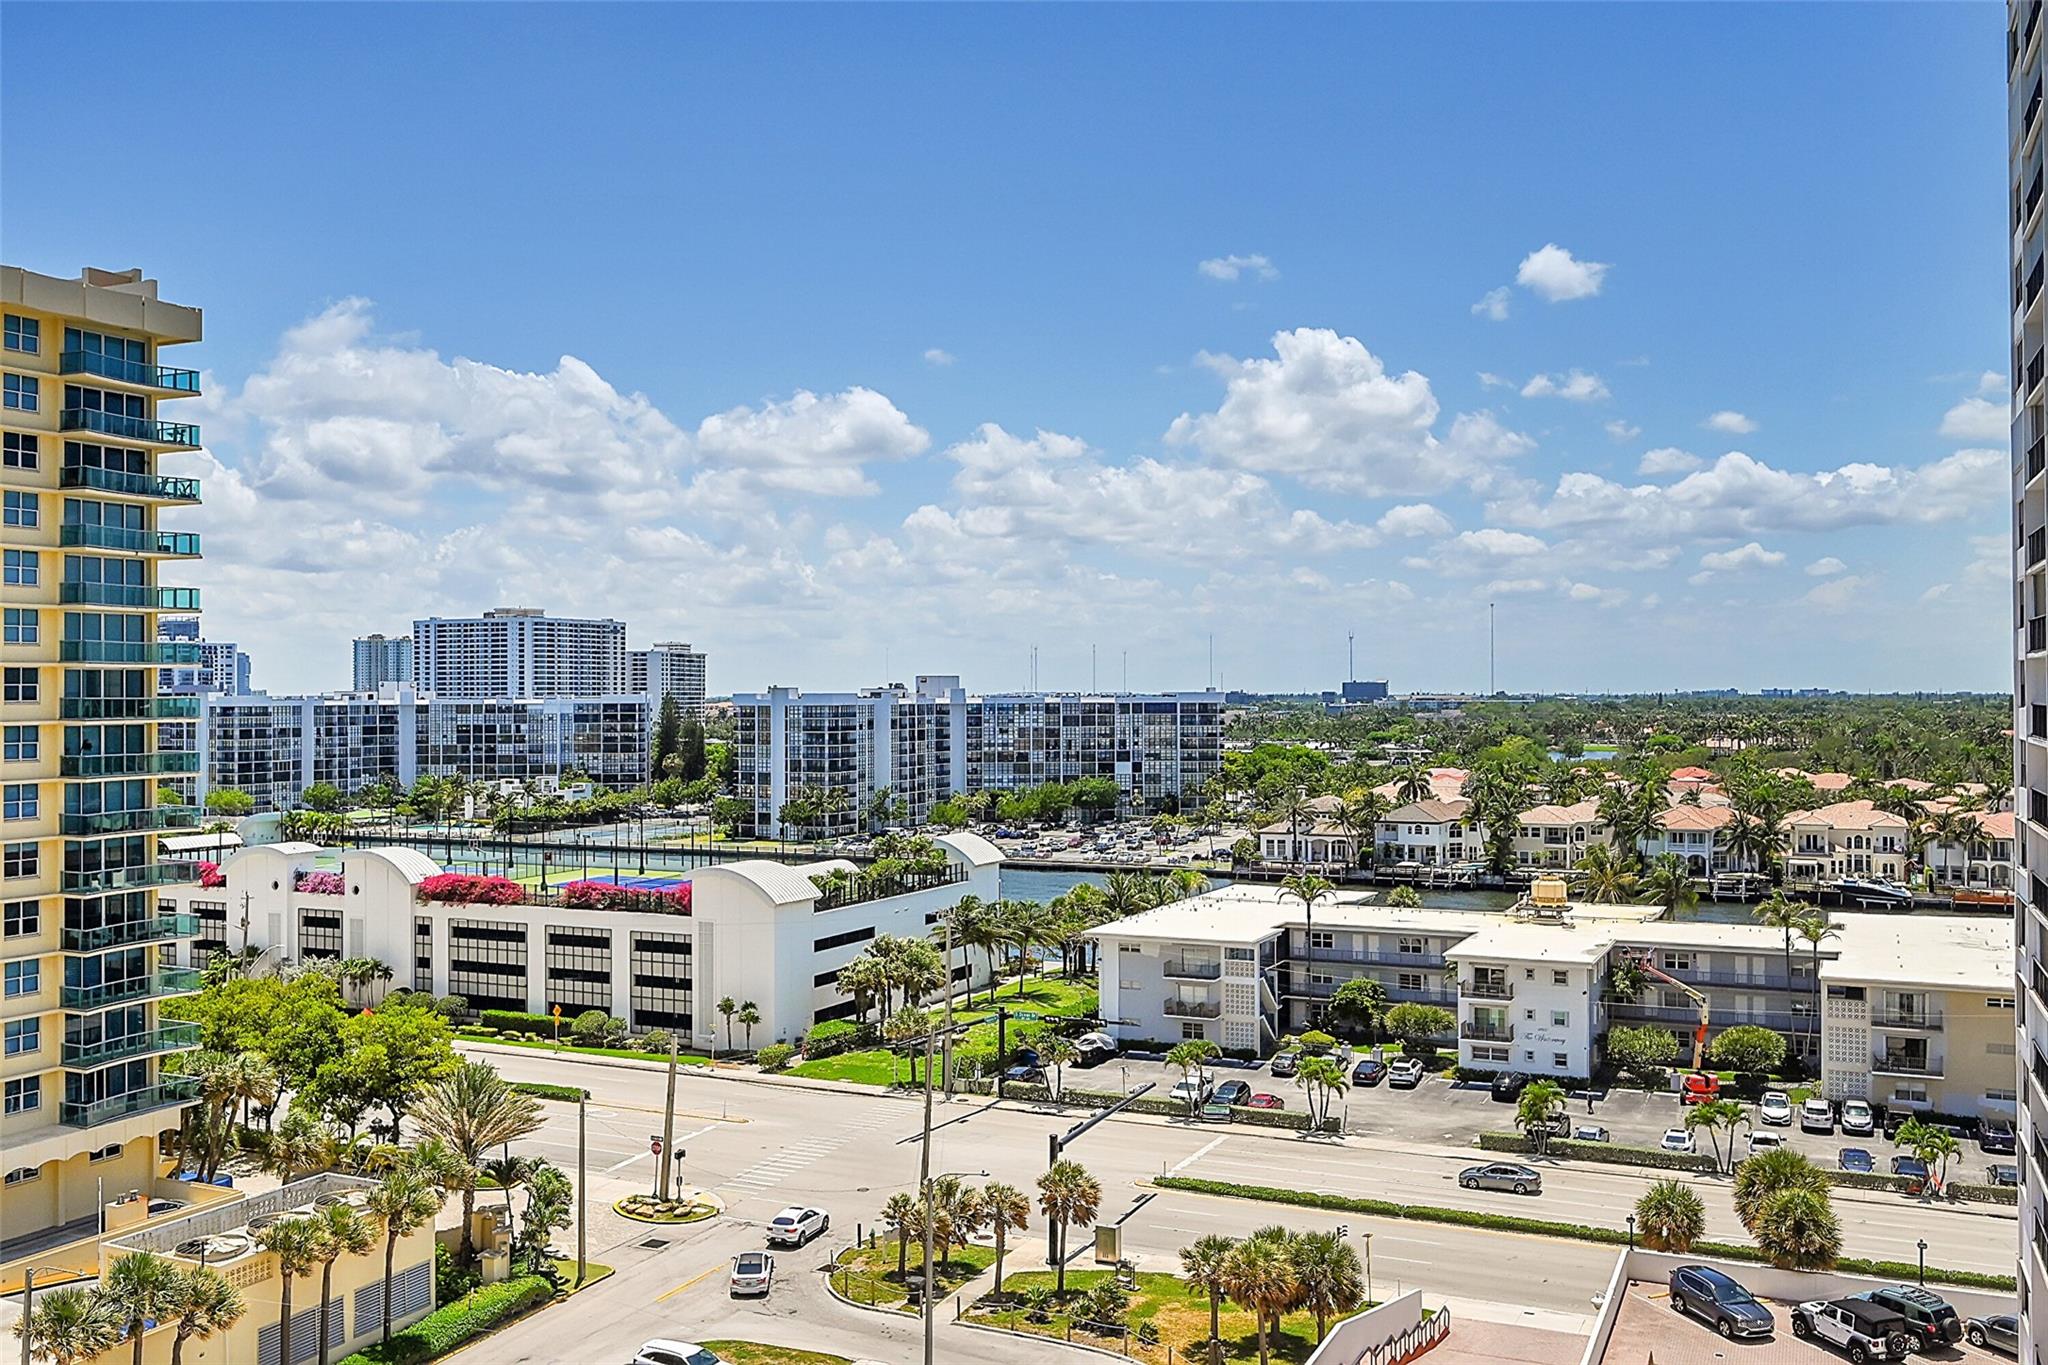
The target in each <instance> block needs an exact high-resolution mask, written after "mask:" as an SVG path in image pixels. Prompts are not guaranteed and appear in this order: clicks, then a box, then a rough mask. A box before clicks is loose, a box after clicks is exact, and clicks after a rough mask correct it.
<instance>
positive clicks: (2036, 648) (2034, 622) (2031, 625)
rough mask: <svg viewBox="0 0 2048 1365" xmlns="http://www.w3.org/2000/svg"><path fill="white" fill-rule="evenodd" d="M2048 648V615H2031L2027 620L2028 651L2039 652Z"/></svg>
mask: <svg viewBox="0 0 2048 1365" xmlns="http://www.w3.org/2000/svg"><path fill="white" fill-rule="evenodd" d="M2044 649H2048V616H2035V617H2030V618H2029V619H2028V621H2027V653H2029V654H2039V653H2040V652H2041V651H2042V650H2044Z"/></svg>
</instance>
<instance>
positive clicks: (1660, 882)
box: [1636, 853, 1700, 919]
mask: <svg viewBox="0 0 2048 1365" xmlns="http://www.w3.org/2000/svg"><path fill="white" fill-rule="evenodd" d="M1636 890H1637V891H1638V892H1639V893H1640V894H1639V895H1638V896H1637V899H1638V900H1640V901H1642V902H1643V903H1645V904H1652V903H1655V904H1658V905H1662V906H1663V907H1664V913H1665V914H1666V915H1668V916H1670V917H1671V918H1672V919H1677V918H1678V917H1679V916H1681V915H1683V914H1684V913H1685V912H1686V911H1688V910H1690V909H1692V908H1693V907H1694V906H1695V905H1698V904H1699V903H1700V893H1699V892H1698V891H1697V890H1695V889H1694V888H1693V884H1692V874H1691V873H1690V872H1687V871H1686V870H1685V861H1684V859H1682V858H1680V857H1679V856H1678V855H1677V854H1676V853H1660V854H1658V855H1657V857H1656V858H1654V859H1652V860H1651V862H1650V868H1649V871H1647V872H1645V873H1644V874H1643V877H1642V880H1641V881H1640V882H1638V883H1637V885H1636Z"/></svg>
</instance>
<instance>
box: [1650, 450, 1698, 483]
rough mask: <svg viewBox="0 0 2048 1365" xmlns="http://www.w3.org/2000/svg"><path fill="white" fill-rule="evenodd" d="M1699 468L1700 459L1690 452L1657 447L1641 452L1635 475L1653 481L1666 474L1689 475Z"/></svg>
mask: <svg viewBox="0 0 2048 1365" xmlns="http://www.w3.org/2000/svg"><path fill="white" fill-rule="evenodd" d="M1699 467H1700V457H1699V456H1697V455H1695V454H1693V453H1692V452H1691V451H1689V450H1680V449H1679V448H1678V447H1677V446H1658V447H1657V448H1656V449H1655V450H1646V451H1644V452H1643V458H1642V459H1640V460H1638V461H1637V462H1636V473H1638V474H1641V475H1643V476H1644V477H1645V478H1652V479H1654V478H1658V477H1660V476H1662V475H1666V474H1690V473H1692V472H1693V470H1695V469H1698V468H1699Z"/></svg>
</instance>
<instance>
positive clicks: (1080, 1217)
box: [1038, 1158, 1102, 1294]
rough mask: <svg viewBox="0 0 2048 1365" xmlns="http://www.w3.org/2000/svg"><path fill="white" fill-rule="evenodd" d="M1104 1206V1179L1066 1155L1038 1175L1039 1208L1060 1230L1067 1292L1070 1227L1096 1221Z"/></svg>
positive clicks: (1061, 1281)
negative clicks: (1068, 1232) (1099, 1211)
mask: <svg viewBox="0 0 2048 1365" xmlns="http://www.w3.org/2000/svg"><path fill="white" fill-rule="evenodd" d="M1101 1206H1102V1182H1101V1181H1100V1180H1097V1179H1096V1178H1095V1177H1094V1176H1092V1175H1090V1174H1088V1172H1087V1171H1086V1170H1085V1169H1084V1168H1083V1167H1082V1166H1081V1164H1080V1163H1079V1162H1076V1161H1068V1160H1065V1159H1064V1158H1062V1159H1061V1160H1059V1161H1056V1162H1054V1163H1053V1164H1052V1167H1051V1168H1050V1169H1049V1170H1047V1171H1046V1173H1045V1174H1044V1175H1042V1176H1040V1177H1038V1210H1039V1212H1040V1213H1043V1214H1044V1215H1045V1217H1046V1221H1047V1222H1049V1223H1051V1224H1052V1225H1053V1227H1054V1228H1055V1229H1056V1230H1057V1233H1058V1237H1059V1250H1058V1251H1057V1252H1055V1253H1054V1255H1055V1256H1057V1258H1058V1264H1057V1267H1056V1268H1057V1270H1058V1273H1059V1289H1058V1291H1057V1292H1059V1293H1061V1294H1065V1293H1066V1292H1067V1229H1068V1228H1070V1227H1079V1226H1080V1225H1082V1224H1083V1223H1092V1222H1094V1221H1095V1213H1096V1210H1097V1209H1099V1208H1101Z"/></svg>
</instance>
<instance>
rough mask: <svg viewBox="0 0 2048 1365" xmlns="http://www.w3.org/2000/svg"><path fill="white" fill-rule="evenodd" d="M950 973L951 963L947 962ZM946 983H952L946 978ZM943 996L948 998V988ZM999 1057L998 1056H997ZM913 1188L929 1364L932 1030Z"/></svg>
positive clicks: (927, 1033) (926, 1037)
mask: <svg viewBox="0 0 2048 1365" xmlns="http://www.w3.org/2000/svg"><path fill="white" fill-rule="evenodd" d="M946 970H947V971H948V972H949V973H950V972H951V971H952V970H953V968H952V963H951V962H950V960H949V961H948V963H947V966H946ZM946 984H947V986H949V987H950V986H951V985H952V984H953V983H952V982H950V981H948V982H947V983H946ZM947 998H948V999H949V1000H950V999H951V998H952V996H951V992H950V991H949V992H948V994H947ZM998 1060H1000V1058H999V1059H998ZM917 1188H918V1194H919V1197H920V1198H922V1199H923V1201H924V1218H923V1220H922V1221H923V1223H924V1287H923V1288H922V1289H920V1290H919V1291H918V1306H919V1307H921V1308H922V1309H923V1310H924V1365H932V1326H933V1321H934V1319H933V1308H932V1031H931V1027H930V1026H929V1025H927V1026H926V1027H925V1031H924V1140H923V1141H922V1142H920V1143H919V1144H918V1154H917Z"/></svg>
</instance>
